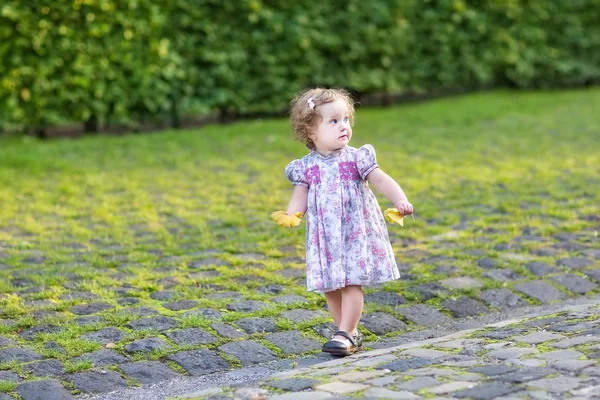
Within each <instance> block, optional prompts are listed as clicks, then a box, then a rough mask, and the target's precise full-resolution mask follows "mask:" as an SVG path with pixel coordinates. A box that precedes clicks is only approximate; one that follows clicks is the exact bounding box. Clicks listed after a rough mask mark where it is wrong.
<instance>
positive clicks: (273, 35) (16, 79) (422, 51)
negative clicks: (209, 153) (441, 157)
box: [0, 0, 600, 130]
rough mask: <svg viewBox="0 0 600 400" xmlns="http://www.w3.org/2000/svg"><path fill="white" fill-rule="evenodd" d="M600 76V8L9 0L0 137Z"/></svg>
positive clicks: (3, 17)
mask: <svg viewBox="0 0 600 400" xmlns="http://www.w3.org/2000/svg"><path fill="white" fill-rule="evenodd" d="M599 78H600V0H568V1H565V0H471V1H466V0H429V1H427V0H419V1H417V0H412V1H411V0H372V1H368V2H365V1H364V0H345V1H315V0H294V1H288V0H271V1H261V0H236V1H223V0H196V1H190V0H170V1H168V2H164V1H158V0H73V1H71V0H70V1H65V2H61V1H49V0H28V1H26V2H25V1H21V0H5V1H4V2H3V5H0V129H3V130H14V129H25V128H27V129H32V128H42V129H43V127H46V126H52V125H59V124H65V123H86V126H87V128H88V130H94V129H95V128H96V127H97V126H98V124H99V123H102V124H126V125H128V126H130V127H132V128H135V127H136V126H140V124H143V123H146V122H152V121H157V120H160V121H165V120H166V121H169V124H174V125H177V123H178V121H179V120H180V119H181V118H182V116H185V115H199V114H200V115H201V114H207V113H209V112H210V111H213V110H220V111H221V112H271V111H277V110H282V109H283V108H284V107H285V106H286V105H287V102H288V100H289V99H290V96H291V95H292V94H293V93H294V92H295V91H297V90H298V89H300V88H302V87H305V86H307V85H315V84H319V85H335V86H345V87H348V88H350V89H352V90H355V91H357V92H359V93H369V92H384V93H386V92H387V93H398V92H403V91H423V92H427V91H428V90H431V89H434V88H437V89H439V88H469V89H471V88H480V87H492V86H498V85H502V86H505V85H510V86H516V87H522V88H528V87H559V86H572V85H583V84H588V83H594V82H598V80H599Z"/></svg>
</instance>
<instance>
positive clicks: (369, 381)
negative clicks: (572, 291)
mask: <svg viewBox="0 0 600 400" xmlns="http://www.w3.org/2000/svg"><path fill="white" fill-rule="evenodd" d="M599 358H600V303H598V302H592V303H589V304H583V305H575V306H570V307H567V308H565V309H563V310H562V311H558V312H551V313H546V314H543V315H537V316H529V317H525V318H519V319H512V320H507V321H503V322H499V323H494V324H489V325H487V326H485V327H482V328H478V329H468V330H462V331H458V332H455V333H452V334H450V335H446V336H442V337H437V338H433V339H426V340H421V341H415V342H412V343H405V344H402V345H399V346H394V347H390V348H382V349H378V350H372V351H365V352H360V353H358V354H355V355H353V356H350V357H346V358H339V359H333V360H331V361H327V362H323V363H318V364H314V365H311V366H307V367H303V368H295V369H291V370H288V371H284V372H280V373H277V374H274V375H271V376H268V377H265V378H263V379H260V380H257V381H252V382H243V383H241V384H236V385H229V386H222V387H214V388H208V389H204V390H201V391H196V392H190V393H186V394H184V395H181V396H176V397H170V398H177V399H184V398H185V399H203V400H226V399H240V400H259V399H260V400H266V399H269V400H292V399H293V400H303V399H307V400H320V399H327V398H332V399H342V398H348V399H349V398H353V399H363V398H364V399H407V400H410V399H420V398H423V399H433V398H436V399H506V400H508V399H536V400H546V399H565V398H569V399H592V398H600V361H599Z"/></svg>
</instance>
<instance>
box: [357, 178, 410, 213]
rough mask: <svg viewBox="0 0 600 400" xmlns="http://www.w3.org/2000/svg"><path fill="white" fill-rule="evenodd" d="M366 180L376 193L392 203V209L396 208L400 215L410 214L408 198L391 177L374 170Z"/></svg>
mask: <svg viewBox="0 0 600 400" xmlns="http://www.w3.org/2000/svg"><path fill="white" fill-rule="evenodd" d="M367 180H368V181H369V183H370V184H371V185H373V187H374V188H375V189H377V191H379V192H381V193H382V194H383V195H384V196H385V197H387V198H388V199H390V200H391V201H392V202H393V203H394V207H396V208H397V209H398V211H400V213H401V214H402V215H409V214H412V212H413V206H412V204H410V203H409V202H408V198H407V197H406V195H405V194H404V191H403V190H402V188H401V187H400V185H398V183H397V182H396V181H395V180H394V179H392V177H391V176H389V175H388V174H386V173H385V172H383V171H382V170H381V169H380V168H375V169H374V170H373V171H371V173H369V175H367Z"/></svg>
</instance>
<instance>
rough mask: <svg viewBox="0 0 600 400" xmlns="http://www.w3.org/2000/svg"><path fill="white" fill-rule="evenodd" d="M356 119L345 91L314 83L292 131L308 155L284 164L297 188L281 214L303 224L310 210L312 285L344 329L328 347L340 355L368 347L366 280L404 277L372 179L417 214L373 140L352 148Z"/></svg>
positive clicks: (297, 103)
mask: <svg viewBox="0 0 600 400" xmlns="http://www.w3.org/2000/svg"><path fill="white" fill-rule="evenodd" d="M353 122H354V105H353V101H352V99H351V98H350V96H349V94H348V93H347V92H346V91H344V90H340V89H321V88H316V89H309V90H306V91H304V92H302V93H300V94H299V95H297V96H296V98H295V99H294V100H293V101H292V110H291V125H292V130H293V132H294V135H295V137H296V138H297V139H298V140H300V141H302V142H304V143H305V144H306V146H307V147H308V148H309V149H310V153H308V154H307V155H305V156H304V157H302V158H301V159H298V160H294V161H292V162H291V163H289V164H288V166H287V167H286V169H285V173H286V175H287V177H288V179H289V180H290V181H291V182H292V184H293V185H294V192H293V195H292V199H291V201H290V203H289V206H288V209H287V211H286V212H285V214H284V213H283V212H279V214H280V216H283V217H287V221H288V222H287V223H280V225H282V226H295V225H297V224H298V223H299V220H298V217H301V216H302V215H304V214H305V213H306V279H307V289H308V290H309V291H317V292H322V293H324V295H325V299H326V300H327V307H328V309H329V312H330V313H331V316H332V317H333V321H334V323H335V326H336V327H337V329H338V331H337V332H336V333H335V335H334V336H333V337H332V339H331V340H330V341H328V342H327V343H325V344H324V345H323V351H324V352H327V353H331V354H334V355H350V354H353V353H355V352H356V351H357V350H359V349H360V348H361V346H362V336H361V335H360V333H359V332H358V330H357V326H358V322H359V320H360V317H361V314H362V310H363V303H364V299H363V293H362V286H363V285H367V284H376V283H381V282H387V281H391V280H394V279H398V278H399V277H400V274H399V272H398V267H397V266H396V260H395V258H394V254H393V250H392V246H391V244H390V240H389V237H388V232H387V228H386V225H385V221H384V218H383V214H382V212H381V209H380V208H379V205H378V203H377V199H376V198H375V195H374V194H373V192H372V191H371V189H369V183H370V184H371V185H372V186H373V187H375V188H376V189H377V190H378V191H380V192H381V193H383V194H384V195H385V196H386V197H387V198H389V199H390V200H391V201H392V202H393V203H394V205H395V207H396V208H397V209H398V211H399V213H400V214H401V215H408V214H412V212H413V206H412V205H411V204H410V203H409V202H408V199H407V198H406V195H405V194H404V192H403V191H402V189H401V188H400V186H399V185H398V184H397V183H396V182H395V181H394V180H393V179H392V178H391V177H390V176H389V175H387V174H386V173H385V172H383V171H382V170H381V169H380V168H379V165H378V164H377V160H376V158H375V150H374V149H373V146H371V145H368V144H367V145H364V146H362V147H360V148H358V149H356V148H354V147H350V146H348V143H349V142H350V139H351V138H352V125H353ZM274 214H276V213H274ZM294 214H296V216H294ZM274 219H276V220H277V218H276V217H275V216H274ZM284 219H285V218H284ZM294 219H296V223H293V222H292V223H290V222H289V221H290V220H292V221H293V220H294ZM280 222H281V221H280Z"/></svg>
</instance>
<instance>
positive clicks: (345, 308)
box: [336, 286, 364, 340]
mask: <svg viewBox="0 0 600 400" xmlns="http://www.w3.org/2000/svg"><path fill="white" fill-rule="evenodd" d="M341 292H342V293H341V298H342V301H341V304H342V309H341V311H342V312H341V314H342V315H341V321H340V324H339V325H338V326H339V328H340V330H341V331H344V332H347V333H349V334H350V335H356V334H357V332H358V331H357V329H356V328H357V327H358V321H359V320H360V317H361V315H362V311H363V305H364V297H363V292H362V287H361V286H347V287H345V288H342V289H341ZM336 338H337V339H341V340H346V339H345V338H344V337H341V336H338V337H336Z"/></svg>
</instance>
